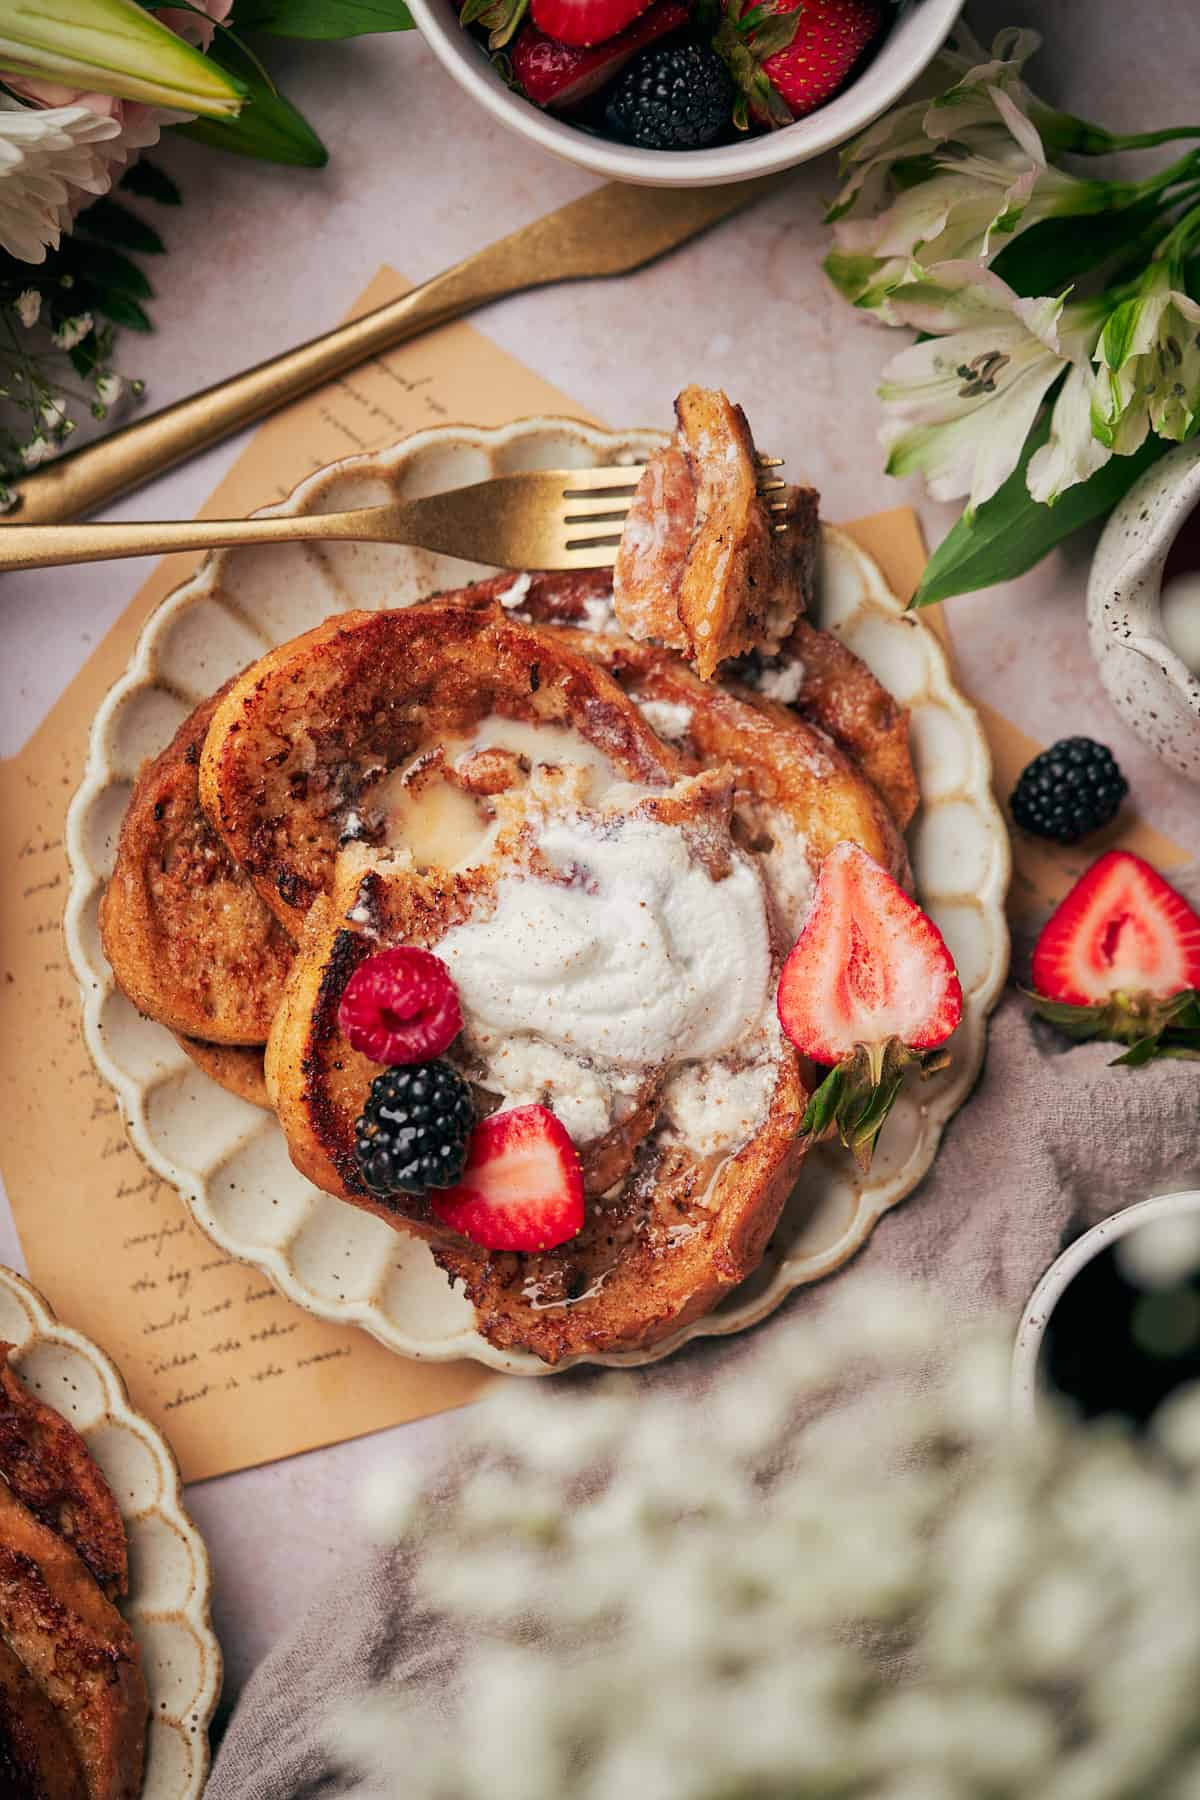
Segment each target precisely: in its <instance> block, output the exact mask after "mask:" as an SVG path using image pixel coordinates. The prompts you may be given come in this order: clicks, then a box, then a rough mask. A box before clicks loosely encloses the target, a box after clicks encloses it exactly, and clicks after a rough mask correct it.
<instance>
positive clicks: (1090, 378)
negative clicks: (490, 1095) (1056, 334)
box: [1025, 363, 1112, 505]
mask: <svg viewBox="0 0 1200 1800" xmlns="http://www.w3.org/2000/svg"><path fill="white" fill-rule="evenodd" d="M1095 393H1096V372H1095V370H1094V369H1092V368H1090V367H1089V366H1088V365H1087V364H1086V363H1076V364H1075V366H1074V367H1073V368H1072V369H1071V371H1070V373H1069V374H1068V376H1067V379H1066V380H1065V381H1064V382H1063V385H1062V388H1061V389H1060V391H1059V394H1058V398H1057V399H1056V400H1055V402H1054V410H1053V412H1052V413H1051V414H1050V435H1049V437H1048V438H1047V439H1046V442H1045V443H1044V444H1043V445H1042V446H1041V448H1040V449H1039V450H1035V451H1034V453H1033V455H1032V456H1031V457H1030V459H1029V467H1028V468H1027V469H1026V471H1025V485H1026V487H1027V488H1028V489H1029V492H1030V494H1031V495H1032V497H1033V498H1034V499H1035V500H1040V501H1042V502H1043V503H1044V504H1045V505H1050V504H1052V503H1053V502H1054V501H1055V500H1057V499H1058V497H1059V495H1060V494H1063V493H1065V492H1066V490H1067V489H1068V488H1070V487H1075V486H1076V485H1077V483H1079V482H1081V481H1087V479H1088V478H1089V476H1092V475H1094V474H1095V473H1096V470H1097V469H1102V468H1103V467H1104V465H1105V463H1106V462H1107V461H1108V460H1109V458H1110V456H1111V455H1112V451H1111V450H1110V449H1109V447H1108V445H1107V444H1103V443H1101V441H1100V439H1099V438H1098V437H1097V436H1096V434H1095V432H1094V431H1093V429H1092V412H1093V407H1094V404H1095Z"/></svg>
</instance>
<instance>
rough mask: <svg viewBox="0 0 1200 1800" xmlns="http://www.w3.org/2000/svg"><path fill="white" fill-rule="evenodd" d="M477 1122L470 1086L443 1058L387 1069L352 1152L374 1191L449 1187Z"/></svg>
mask: <svg viewBox="0 0 1200 1800" xmlns="http://www.w3.org/2000/svg"><path fill="white" fill-rule="evenodd" d="M474 1123H475V1104H474V1101H473V1100H472V1098H471V1090H470V1088H469V1086H468V1085H467V1083H466V1082H465V1081H464V1080H463V1078H462V1076H461V1075H460V1074H459V1073H458V1071H457V1069H454V1068H451V1066H450V1064H449V1063H448V1062H443V1061H442V1060H441V1059H439V1060H437V1061H436V1062H421V1063H403V1064H401V1065H400V1066H399V1067H397V1068H394V1069H385V1070H384V1071H383V1074H382V1075H377V1076H376V1077H375V1079H374V1081H373V1082H372V1083H371V1093H370V1097H369V1099H368V1100H367V1103H366V1105H365V1106H364V1107H363V1110H362V1117H361V1118H360V1119H359V1120H358V1121H357V1123H356V1124H355V1127H354V1155H355V1159H356V1161H357V1163H358V1166H359V1170H360V1171H361V1174H362V1178H363V1180H364V1181H365V1183H366V1184H367V1186H368V1188H370V1190H371V1192H372V1193H373V1194H379V1195H382V1196H386V1195H388V1194H422V1193H424V1192H425V1190H426V1188H446V1187H453V1186H454V1183H455V1182H456V1181H457V1180H458V1178H459V1176H460V1175H461V1174H462V1171H463V1164H464V1163H465V1162H466V1160H467V1140H468V1139H469V1138H470V1135H471V1127H472V1125H473V1124H474Z"/></svg>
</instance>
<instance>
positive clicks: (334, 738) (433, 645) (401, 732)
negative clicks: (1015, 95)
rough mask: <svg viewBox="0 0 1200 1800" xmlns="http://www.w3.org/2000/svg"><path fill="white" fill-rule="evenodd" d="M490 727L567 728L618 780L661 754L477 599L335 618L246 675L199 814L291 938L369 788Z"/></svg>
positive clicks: (608, 695) (533, 635) (633, 720)
mask: <svg viewBox="0 0 1200 1800" xmlns="http://www.w3.org/2000/svg"><path fill="white" fill-rule="evenodd" d="M492 713H501V714H503V715H504V716H505V717H508V718H514V719H521V720H528V721H531V722H533V723H541V724H565V723H569V724H571V725H573V726H574V727H575V729H576V730H578V731H580V732H582V734H583V735H584V736H585V737H587V738H588V739H590V741H591V742H592V743H593V744H595V745H596V746H597V747H598V748H600V749H601V750H603V751H604V752H605V754H606V755H609V756H610V757H611V759H612V760H613V761H614V762H615V763H616V764H617V766H618V767H620V768H623V769H625V770H626V771H627V773H628V774H629V775H630V776H631V777H640V778H643V779H647V780H655V779H662V778H663V775H664V771H665V768H666V764H665V763H664V752H663V749H662V746H661V745H660V744H659V743H658V740H657V739H656V738H655V737H654V734H653V733H652V732H651V731H649V730H648V728H647V727H646V726H645V725H644V724H643V722H642V720H641V719H640V717H639V716H638V714H637V712H636V710H635V709H634V708H633V707H631V706H630V705H629V704H628V702H627V701H626V700H625V699H624V696H623V695H622V694H621V692H620V690H619V689H618V688H617V687H616V686H615V685H614V684H613V683H612V682H610V681H609V679H608V677H607V676H606V675H604V674H603V673H602V671H600V670H598V669H596V668H595V667H594V666H592V665H591V664H589V663H587V662H585V660H584V659H583V658H582V657H581V656H579V655H578V654H577V653H576V652H575V651H574V650H573V649H571V648H570V647H569V646H568V645H566V644H564V643H563V642H562V641H561V640H554V641H549V640H547V639H546V638H545V637H544V636H543V635H542V634H541V633H540V632H539V631H538V630H537V629H536V628H535V627H533V626H531V625H526V624H523V623H521V622H520V621H517V620H515V619H512V618H510V617H509V616H508V615H507V614H506V613H505V612H504V611H503V609H502V608H501V607H500V606H498V605H496V604H494V603H493V602H491V601H490V600H488V599H486V598H484V599H481V600H479V601H478V602H473V601H471V600H469V599H468V600H466V601H464V600H463V599H449V600H441V601H426V602H423V603H421V604H420V605H417V606H412V607H406V608H404V609H402V610H398V611H394V612H378V613H365V612H360V613H345V614H342V615H340V616H339V617H336V618H333V619H329V620H327V621H326V622H325V624H323V625H318V626H317V627H316V628H315V629H314V630H313V631H309V632H306V633H305V634H304V636H303V637H300V638H295V639H293V640H292V642H291V643H288V644H283V645H281V646H280V647H279V649H277V650H274V651H272V652H271V654H270V655H268V656H265V657H263V659H262V661H261V662H258V663H255V664H254V666H253V668H251V669H248V670H247V671H246V673H245V675H243V676H242V677H241V679H240V680H239V681H237V682H236V683H235V684H234V686H233V688H232V689H231V690H230V692H229V693H228V694H226V696H225V698H224V699H223V700H222V702H221V704H220V706H219V707H218V709H217V712H216V715H215V717H214V719H213V722H212V725H211V727H210V729H209V733H208V737H207V739H206V741H205V745H204V754H203V756H202V758H201V764H200V794H201V799H202V801H203V804H204V808H205V811H206V812H207V813H208V816H209V817H210V818H211V819H212V821H213V823H214V824H215V825H216V827H217V829H218V830H219V831H220V833H221V836H222V838H223V839H224V841H225V843H226V845H227V847H228V849H229V851H230V853H231V855H232V856H233V857H234V858H235V859H236V860H237V862H238V863H239V864H240V865H241V867H242V868H243V869H245V870H246V872H247V873H248V874H249V876H250V878H251V879H252V880H253V882H254V883H255V885H256V887H257V888H258V891H259V892H260V894H261V895H262V897H263V899H264V900H265V901H266V902H267V904H268V905H270V906H271V907H273V909H274V910H275V912H276V914H277V915H278V916H279V917H280V918H281V919H283V920H286V921H287V922H288V924H289V927H290V928H291V929H292V930H293V931H295V932H298V931H299V929H300V921H301V920H302V918H303V916H304V914H305V913H306V912H307V911H308V908H309V907H310V906H311V904H312V902H313V900H314V899H315V897H316V896H317V895H318V894H319V893H322V892H324V891H325V890H327V889H328V887H329V885H330V883H331V880H332V877H333V865H334V860H335V858H336V855H337V850H338V844H339V841H340V840H342V839H343V837H344V836H345V834H346V830H347V819H348V816H349V815H350V814H351V813H354V814H359V815H362V814H367V815H369V814H370V811H371V798H370V796H371V790H372V788H373V787H374V786H375V785H376V784H377V783H378V782H379V781H380V780H381V779H382V777H383V776H384V775H386V774H387V773H388V772H389V771H390V770H391V769H393V768H396V767H398V766H399V765H400V764H402V763H404V762H406V761H407V760H409V759H410V758H411V757H412V756H413V754H414V753H415V752H416V751H417V750H418V749H419V748H421V747H423V746H425V745H430V744H433V743H436V742H437V741H439V740H440V739H441V738H443V737H445V736H447V735H453V734H457V733H461V732H464V731H466V730H468V729H469V728H470V727H472V726H473V725H475V724H476V723H478V722H479V720H481V719H483V718H485V717H487V716H488V715H489V714H492ZM667 756H668V761H669V753H667ZM367 835H368V836H369V835H370V827H369V826H368V829H367Z"/></svg>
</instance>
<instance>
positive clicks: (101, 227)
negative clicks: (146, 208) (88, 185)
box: [75, 200, 167, 256]
mask: <svg viewBox="0 0 1200 1800" xmlns="http://www.w3.org/2000/svg"><path fill="white" fill-rule="evenodd" d="M75 230H76V231H77V232H82V233H83V234H84V236H86V237H92V238H99V239H100V240H101V242H102V243H105V244H117V245H119V246H120V248H121V249H122V250H136V251H137V252H138V254H139V255H141V256H162V255H163V254H164V253H165V251H166V248H167V246H166V245H165V244H164V243H163V241H162V239H161V238H160V237H159V235H158V233H157V231H155V229H154V227H153V225H147V224H146V221H145V220H144V219H139V218H138V216H137V214H136V213H132V212H130V210H129V208H128V207H127V206H122V205H121V204H120V202H119V201H117V200H97V201H96V202H95V204H94V205H92V206H89V207H88V208H87V210H86V211H85V212H81V213H80V215H79V217H78V219H76V221H75Z"/></svg>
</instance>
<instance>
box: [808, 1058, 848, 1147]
mask: <svg viewBox="0 0 1200 1800" xmlns="http://www.w3.org/2000/svg"><path fill="white" fill-rule="evenodd" d="M847 1066H848V1065H847V1064H845V1063H839V1064H838V1065H837V1067H836V1068H835V1069H830V1071H829V1073H828V1075H827V1076H826V1077H825V1079H824V1081H823V1082H822V1083H821V1085H820V1087H818V1088H814V1090H813V1092H812V1094H811V1095H810V1096H809V1101H808V1105H807V1106H806V1107H805V1109H804V1117H803V1118H802V1119H801V1121H800V1130H801V1131H802V1132H803V1134H804V1136H805V1137H812V1138H822V1137H824V1136H825V1134H826V1132H828V1131H829V1130H831V1129H832V1127H833V1125H834V1124H835V1122H836V1120H837V1115H838V1108H839V1106H840V1105H841V1103H842V1089H843V1086H844V1084H845V1079H846V1069H847Z"/></svg>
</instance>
